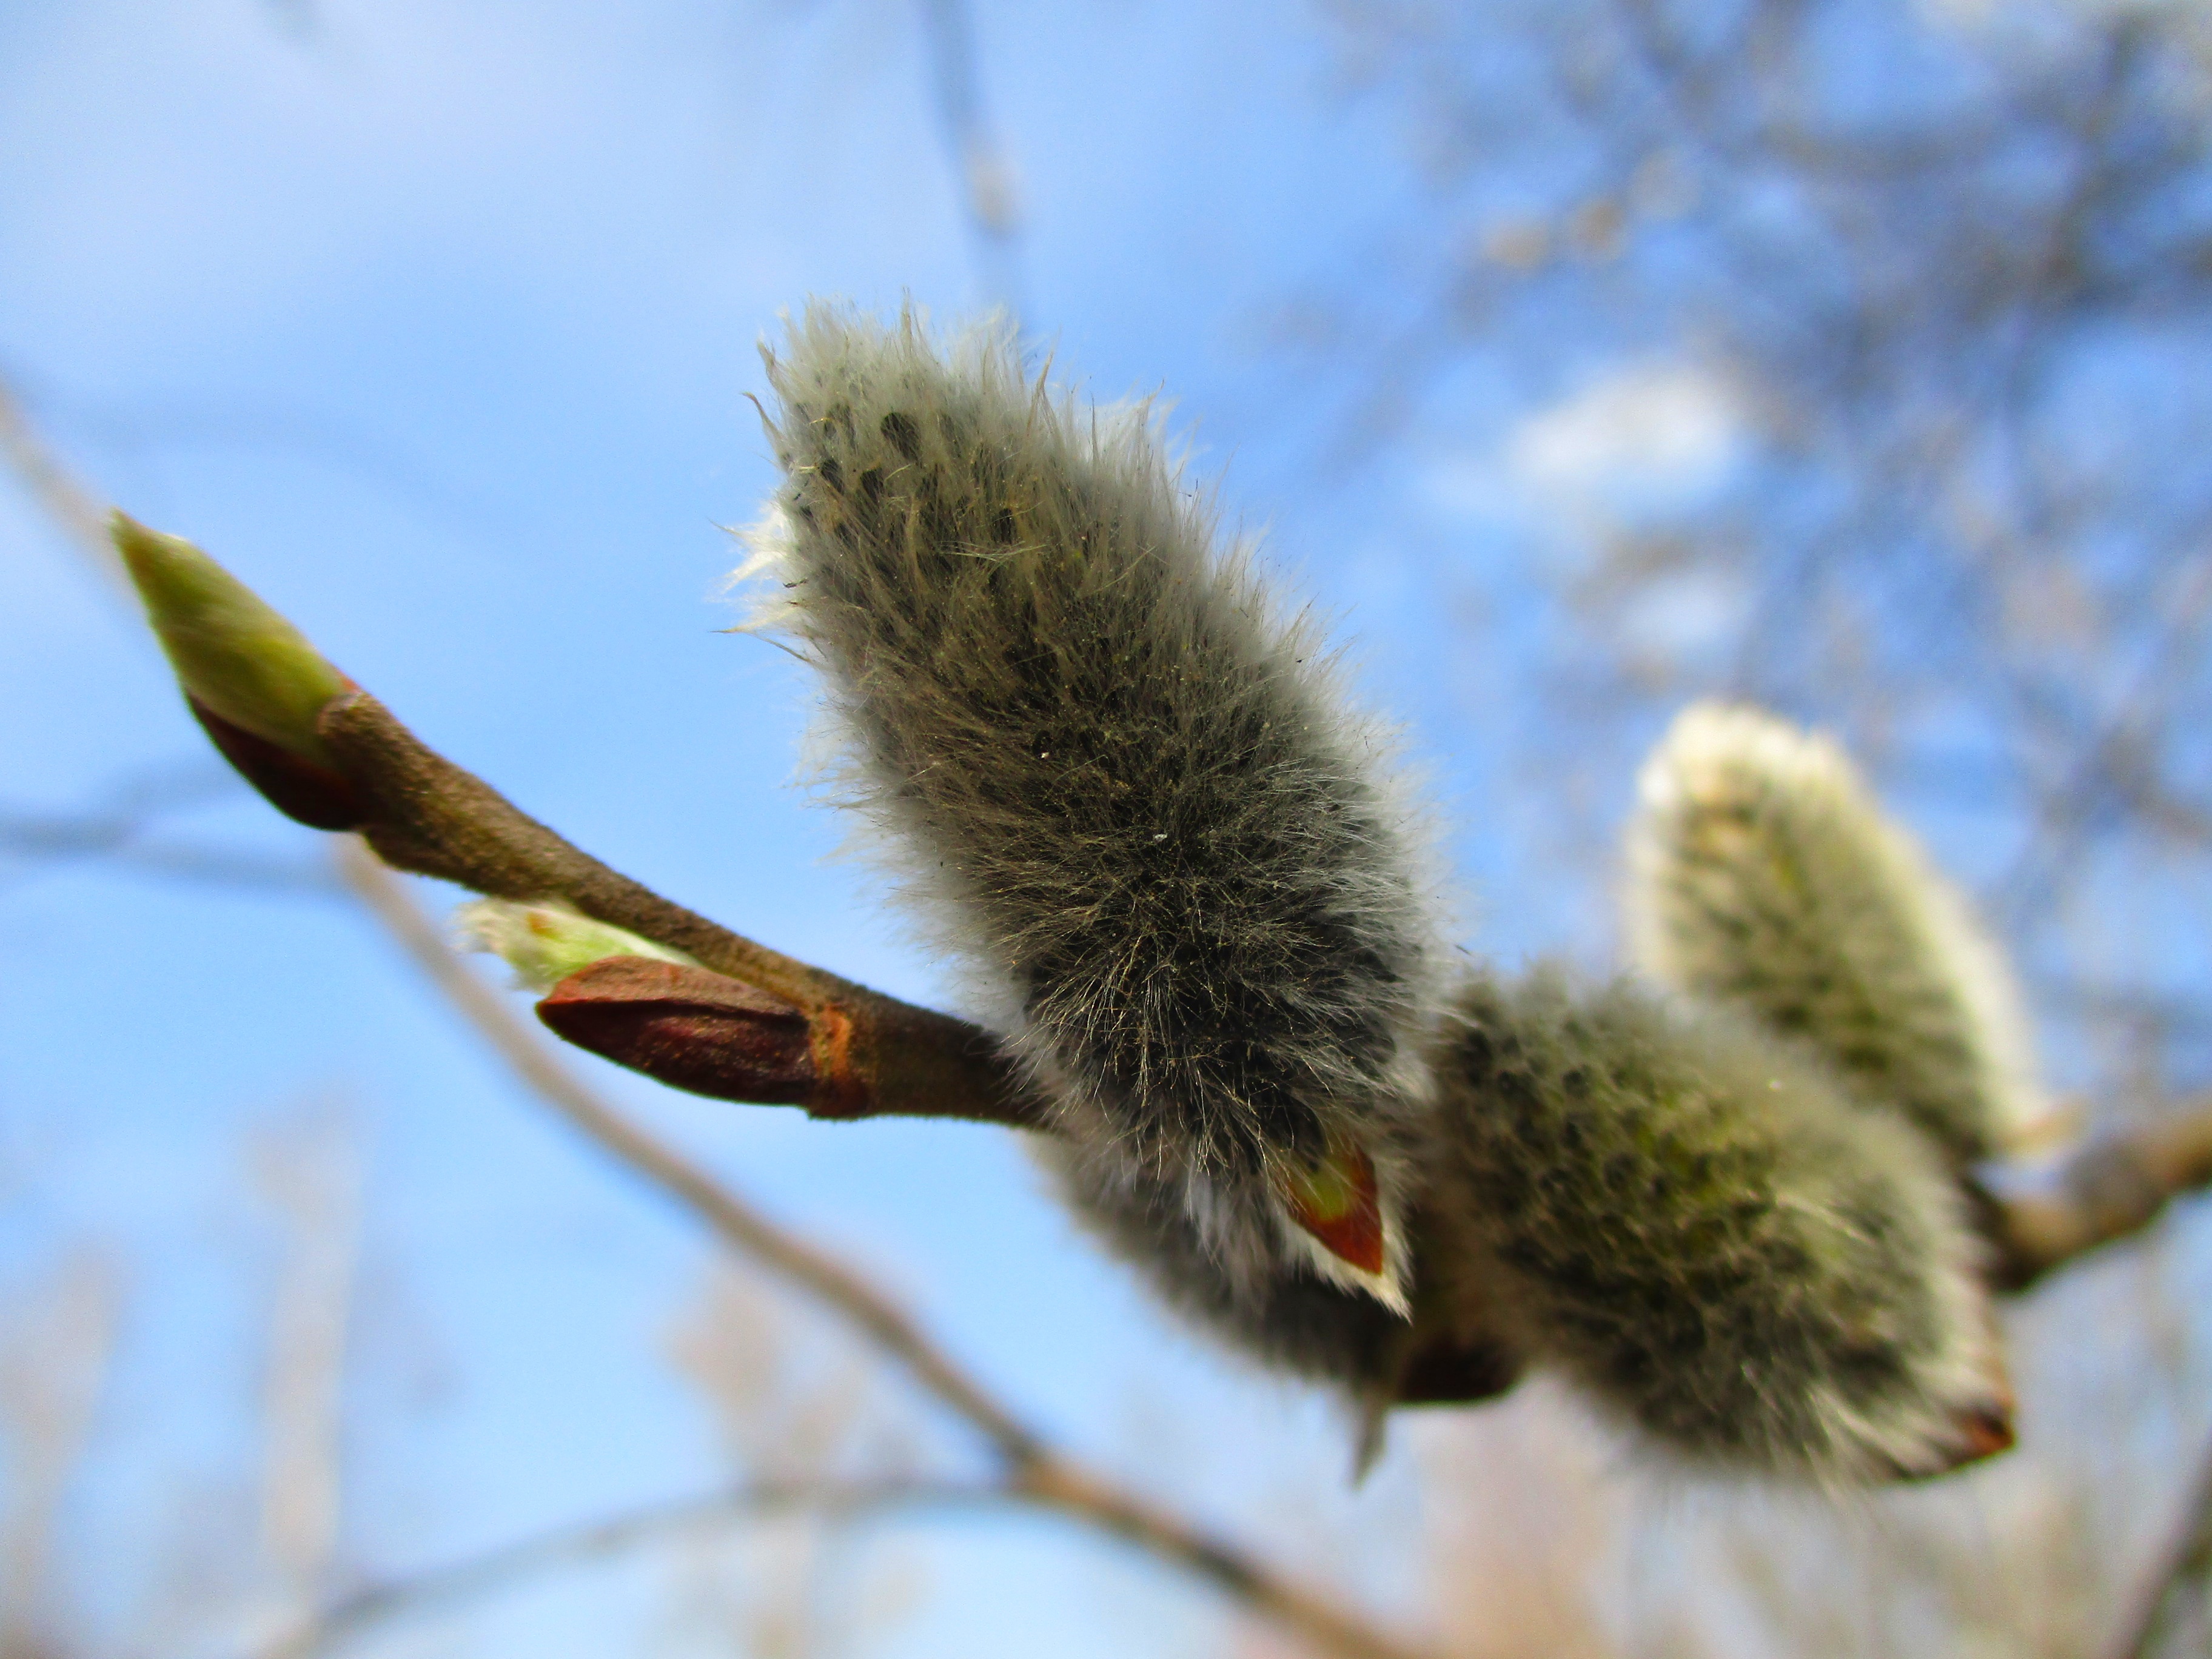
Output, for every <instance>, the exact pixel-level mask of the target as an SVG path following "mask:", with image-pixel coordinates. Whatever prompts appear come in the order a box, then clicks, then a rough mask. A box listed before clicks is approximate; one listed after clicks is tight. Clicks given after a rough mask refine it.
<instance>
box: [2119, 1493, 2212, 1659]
mask: <svg viewBox="0 0 2212 1659" xmlns="http://www.w3.org/2000/svg"><path fill="white" fill-rule="evenodd" d="M2208 1585H2212V1457H2208V1458H2207V1459H2205V1461H2204V1462H2203V1465H2202V1466H2201V1467H2200V1468H2199V1470H2198V1473H2197V1480H2196V1481H2195V1483H2194V1484H2193V1485H2192V1486H2191V1488H2190V1492H2189V1503H2188V1507H2187V1508H2186V1509H2185V1510H2184V1511H2183V1512H2182V1517H2181V1527H2180V1532H2179V1539H2178V1540H2177V1541H2176V1542H2175V1544H2174V1547H2173V1549H2172V1553H2170V1554H2169V1555H2168V1556H2167V1557H2166V1559H2165V1561H2164V1563H2163V1564H2162V1565H2161V1566H2160V1570H2159V1575H2158V1577H2157V1579H2156V1580H2155V1581H2154V1583H2152V1585H2151V1587H2150V1590H2149V1593H2148V1595H2147V1596H2146V1597H2145V1598H2144V1601H2143V1604H2142V1611H2141V1612H2140V1613H2138V1614H2137V1616H2136V1621H2135V1623H2134V1625H2133V1626H2130V1629H2129V1631H2128V1633H2127V1636H2126V1638H2125V1640H2124V1642H2123V1643H2122V1644H2120V1645H2119V1646H2118V1648H2116V1649H2115V1650H2113V1659H2155V1656H2157V1655H2158V1654H2160V1653H2161V1652H2163V1651H2165V1650H2166V1644H2167V1642H2168V1639H2169V1638H2171V1637H2172V1635H2173V1634H2174V1632H2176V1631H2177V1630H2179V1628H2180V1627H2181V1626H2182V1624H2183V1621H2184V1620H2185V1618H2186V1617H2187V1615H2188V1613H2189V1609H2190V1607H2191V1605H2192V1604H2193V1605H2195V1606H2197V1607H2202V1606H2203V1603H2204V1600H2205V1595H2206V1593H2207V1589H2208Z"/></svg>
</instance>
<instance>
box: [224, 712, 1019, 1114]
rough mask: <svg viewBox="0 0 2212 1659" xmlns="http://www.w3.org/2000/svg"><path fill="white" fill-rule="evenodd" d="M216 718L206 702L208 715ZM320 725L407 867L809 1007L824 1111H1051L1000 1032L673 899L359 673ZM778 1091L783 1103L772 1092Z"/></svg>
mask: <svg viewBox="0 0 2212 1659" xmlns="http://www.w3.org/2000/svg"><path fill="white" fill-rule="evenodd" d="M202 720H203V724H208V723H209V721H210V716H209V715H207V714H205V713H203V714H202ZM210 732H211V733H212V734H214V735H216V739H217V743H218V744H219V745H221V744H222V742H223V739H224V737H225V736H226V735H228V736H230V737H232V738H237V737H240V736H243V735H245V734H242V733H239V732H236V731H235V729H233V731H232V732H229V733H222V732H216V730H215V727H214V726H210ZM316 732H317V735H318V736H319V738H321V739H322V742H323V744H324V745H325V751H326V753H327V754H328V755H329V756H330V757H331V760H332V762H333V763H334V770H335V771H336V772H337V774H338V775H339V776H340V777H341V778H342V779H343V783H344V784H345V785H346V786H347V787H349V791H350V793H351V800H350V802H349V804H348V805H346V806H345V808H344V811H346V812H347V813H349V814H350V815H352V816H353V822H352V823H348V824H346V825H345V826H344V827H347V828H357V829H360V830H361V832H362V836H363V838H364V839H365V840H367V841H368V843H369V845H370V846H371V847H373V848H375V849H376V852H377V854H378V856H380V858H382V859H383V860H384V861H385V862H386V864H389V865H391V866H392V867H393V868H395V869H399V870H411V871H415V872H418V873H420V874H422V875H429V876H437V877H440V878H443V879H445V880H447V881H451V882H455V883H458V884H459V885H461V886H464V887H467V888H470V889H471V890H474V891H476V892H479V893H486V894H489V895H490V896H493V897H495V898H506V899H516V900H534V899H548V898H556V899H562V900H565V901H566V902H568V903H569V904H572V905H574V907H575V908H577V909H578V910H580V911H581V912H582V913H583V914H584V915H587V916H590V917H592V919H593V920H595V921H603V922H605V923H607V924H609V925H610V926H612V927H620V928H623V929H625V930H627V931H628V932H630V933H639V934H642V935H643V936H644V937H646V938H647V939H653V940H655V941H657V942H658V943H659V944H662V945H670V946H672V947H674V948H675V949H677V950H679V951H684V953H685V954H686V955H688V956H690V957H694V958H695V959H696V960H697V961H698V962H700V963H702V964H704V965H705V966H706V967H708V968H709V969H714V971H715V972H716V973H718V974H721V975H726V976H728V977H729V978H732V979H735V980H738V981H742V982H743V983H744V984H745V985H749V986H752V987H757V988H758V989H760V990H762V991H765V992H767V993H769V994H770V995H771V996H773V997H775V998H779V999H781V1000H782V1001H783V1002H785V1003H787V1004H789V1005H790V1006H792V1007H793V1008H795V1009H796V1010H797V1011H798V1012H799V1013H800V1014H801V1015H803V1016H804V1018H805V1020H806V1022H807V1026H808V1033H809V1042H808V1045H807V1046H808V1050H809V1052H810V1054H811V1056H812V1057H813V1060H814V1061H815V1064H816V1066H817V1072H818V1076H817V1084H818V1086H817V1088H816V1089H815V1090H814V1091H811V1093H809V1094H807V1095H806V1096H805V1097H804V1098H802V1099H800V1100H799V1101H798V1102H797V1103H798V1104H801V1105H804V1106H805V1108H806V1109H807V1110H808V1112H809V1113H810V1114H811V1115H813V1116H817V1117H831V1118H840V1119H852V1118H866V1117H878V1116H902V1117H953V1118H965V1119H969V1120H972V1121H980V1122H987V1123H1000V1124H1005V1125H1008V1126H1010V1127H1016V1128H1038V1127H1042V1126H1043V1122H1044V1102H1043V1100H1042V1097H1040V1096H1038V1095H1037V1094H1036V1091H1035V1090H1034V1089H1033V1088H1031V1087H1030V1085H1029V1084H1028V1083H1027V1082H1026V1080H1024V1079H1022V1078H1020V1077H1019V1076H1018V1075H1017V1074H1016V1073H1015V1072H1014V1070H1013V1068H1012V1066H1009V1065H1008V1064H1007V1063H1006V1060H1004V1059H1002V1058H1001V1057H1000V1054H999V1051H998V1045H997V1043H996V1042H995V1041H994V1039H993V1037H992V1036H991V1035H990V1034H989V1033H988V1032H987V1031H984V1030H981V1029H980V1028H978V1027H976V1026H974V1025H970V1024H968V1023H967V1022H966V1021H964V1020H958V1019H954V1018H951V1017H950V1016H948V1015H945V1014H940V1013H937V1012H933V1011H932V1010H929V1009H927V1008H917V1007H915V1006H913V1005H912V1004H911V1003H906V1002H901V1001H899V1000H896V998H893V997H887V996H884V995H883V994H880V993H878V992H875V991H871V990H869V989H868V988H866V987H865V986H860V985H855V984H854V983H853V982H852V981H850V980H846V979H841V978H840V977H838V976H837V975H835V974H831V973H828V972H825V971H824V970H823V969H819V968H814V967H811V966H809V965H808V964H806V963H803V962H799V961H797V960H795V959H794V958H793V957H787V956H785V955H783V954H782V953H781V951H773V950H770V949H769V947H768V946H766V945H759V944H756V943H755V942H754V941H753V940H751V939H746V938H745V937H744V936H743V935H742V934H739V933H732V932H731V931H730V930H729V929H728V928H726V927H721V926H720V925H719V924H718V923H715V922H712V921H708V920H707V918H706V917H704V916H702V915H698V914H697V913H696V912H695V911H691V910H688V909H685V908H684V907H683V906H681V905H678V904H673V903H671V902H669V901H668V900H666V899H665V898H662V897H661V896H659V894H657V893H655V892H653V891H652V890H649V889H647V888H646V887H644V886H641V884H638V883H637V882H635V881H633V880H631V879H630V878H629V877H627V876H625V875H623V874H622V873H620V872H617V871H615V870H612V869H610V868H609V867H608V866H606V865H605V864H602V863H601V862H600V861H599V860H597V859H595V858H592V856H591V855H590V854H586V853H584V852H582V851H580V849H579V848H576V847H574V846H573V845H571V844H570V843H569V842H567V841H566V840H564V839H563V838H562V836H559V835H557V834H556V833H555V832H554V831H553V830H551V829H547V828H546V827H545V826H544V824H542V823H538V822H537V821H536V820H535V819H533V818H531V817H526V816H525V815H524V814H523V813H522V812H521V811H518V810H517V809H516V808H515V806H514V805H513V804H512V803H511V802H509V801H508V800H507V799H506V798H505V797H504V796H502V795H501V794H500V793H498V792H497V791H495V790H494V789H493V788H492V787H490V786H489V785H488V784H486V783H484V782H483V781H482V780H481V779H479V778H477V777H476V776H475V775H472V774H471V773H468V772H465V771H463V770H462V769H460V768H459V767H458V766H455V765H454V764H453V763H452V762H450V761H448V760H446V759H445V758H443V757H441V756H439V755H436V754H435V753H433V752H432V751H431V750H429V749H428V748H426V747H425V746H424V745H423V744H422V742H421V741H420V740H419V739H418V738H416V736H415V735H414V733H413V732H410V731H409V730H408V729H407V728H406V727H405V726H402V725H401V724H400V723H399V722H398V720H394V719H393V718H392V715H391V714H390V713H389V712H388V711H387V710H386V708H384V706H383V705H382V704H381V703H380V702H377V701H376V700H375V699H374V697H372V696H369V695H368V693H367V692H365V691H362V690H358V689H354V690H349V691H347V692H345V693H343V694H342V695H341V696H338V697H337V698H335V699H334V700H333V701H332V702H331V703H330V704H329V705H328V706H327V707H325V708H324V709H323V711H322V714H321V715H320V717H319V720H317V722H316ZM242 747H243V745H241V744H237V743H236V742H235V741H234V742H233V744H232V745H231V746H230V747H228V748H226V749H225V753H226V754H227V755H228V757H229V758H230V759H231V761H232V763H234V764H236V765H239V766H240V770H242V771H245V772H246V776H247V778H248V779H249V780H250V781H252V782H254V783H255V784H256V785H257V786H264V793H273V792H271V791H270V790H269V789H268V788H267V787H266V786H265V784H264V779H265V778H268V777H270V775H273V774H274V772H275V766H274V764H273V763H271V761H270V759H269V758H268V757H267V756H266V755H265V754H258V753H251V752H249V753H248V754H247V755H246V758H245V760H244V761H243V762H241V759H240V752H237V751H238V750H240V749H241V748H242ZM262 747H263V749H264V750H265V749H267V748H268V747H270V745H265V744H264V745H262ZM277 805H280V806H282V805H283V802H282V801H281V800H280V801H278V802H277ZM337 815H338V814H337V812H333V814H332V815H331V816H337ZM325 827H331V826H330V825H328V824H326V825H325ZM565 1034H566V1033H565V1032H564V1035H565ZM617 1057H621V1056H617ZM691 1086H694V1087H695V1088H696V1084H695V1085H691ZM708 1092H714V1091H708ZM728 1097H732V1098H744V1097H745V1096H744V1095H743V1094H742V1093H734V1094H732V1095H730V1096H728ZM755 1098H757V1097H755ZM785 1098H786V1099H788V1097H785ZM768 1103H776V1102H775V1100H774V1098H773V1097H771V1098H770V1099H769V1102H768Z"/></svg>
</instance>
